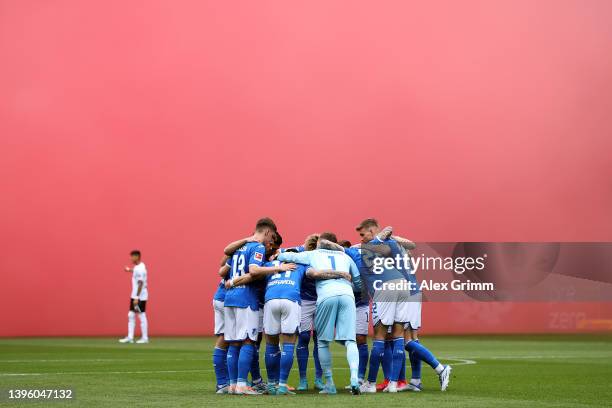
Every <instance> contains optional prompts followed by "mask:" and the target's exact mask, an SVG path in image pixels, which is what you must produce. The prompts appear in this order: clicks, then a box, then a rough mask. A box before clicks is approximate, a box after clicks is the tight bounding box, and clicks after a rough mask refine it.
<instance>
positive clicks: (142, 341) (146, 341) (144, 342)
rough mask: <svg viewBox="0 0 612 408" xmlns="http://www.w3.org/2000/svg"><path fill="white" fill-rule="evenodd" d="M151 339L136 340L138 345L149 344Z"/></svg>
mask: <svg viewBox="0 0 612 408" xmlns="http://www.w3.org/2000/svg"><path fill="white" fill-rule="evenodd" d="M148 342H149V339H138V340H136V344H147V343H148Z"/></svg>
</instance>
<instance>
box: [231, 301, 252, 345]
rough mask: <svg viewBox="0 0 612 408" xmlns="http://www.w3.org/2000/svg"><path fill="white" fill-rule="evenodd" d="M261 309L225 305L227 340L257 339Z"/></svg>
mask: <svg viewBox="0 0 612 408" xmlns="http://www.w3.org/2000/svg"><path fill="white" fill-rule="evenodd" d="M258 326H259V311H258V310H252V309H251V308H250V307H244V308H241V307H233V306H226V307H225V333H224V334H225V341H229V342H233V341H244V340H246V339H247V338H249V339H251V340H253V341H257V334H258V333H257V328H258Z"/></svg>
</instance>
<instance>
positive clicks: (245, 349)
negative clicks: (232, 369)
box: [236, 343, 255, 386]
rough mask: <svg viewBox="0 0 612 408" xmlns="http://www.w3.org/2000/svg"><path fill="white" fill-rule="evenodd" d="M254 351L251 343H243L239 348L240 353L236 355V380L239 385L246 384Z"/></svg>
mask: <svg viewBox="0 0 612 408" xmlns="http://www.w3.org/2000/svg"><path fill="white" fill-rule="evenodd" d="M254 352H255V347H254V346H253V344H251V343H248V344H243V345H242V347H241V348H240V355H239V356H238V380H237V382H236V384H238V385H239V386H244V385H246V381H247V377H248V376H249V370H250V369H251V364H252V363H253V353H254Z"/></svg>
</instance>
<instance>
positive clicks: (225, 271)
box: [219, 264, 230, 278]
mask: <svg viewBox="0 0 612 408" xmlns="http://www.w3.org/2000/svg"><path fill="white" fill-rule="evenodd" d="M229 270H230V267H229V266H227V265H225V264H224V265H223V266H222V267H221V268H219V276H221V277H222V278H225V277H227V274H228V273H229Z"/></svg>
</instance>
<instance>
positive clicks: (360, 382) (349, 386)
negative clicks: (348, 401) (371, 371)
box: [344, 378, 363, 390]
mask: <svg viewBox="0 0 612 408" xmlns="http://www.w3.org/2000/svg"><path fill="white" fill-rule="evenodd" d="M358 381H359V383H358V384H357V386H360V385H361V384H363V379H361V378H360V379H359V380H358ZM351 388H353V386H352V385H351V384H349V385H347V386H346V387H344V389H345V390H350V389H351Z"/></svg>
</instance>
